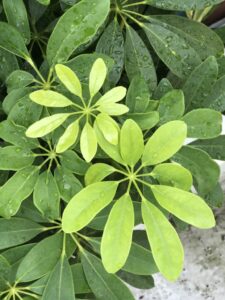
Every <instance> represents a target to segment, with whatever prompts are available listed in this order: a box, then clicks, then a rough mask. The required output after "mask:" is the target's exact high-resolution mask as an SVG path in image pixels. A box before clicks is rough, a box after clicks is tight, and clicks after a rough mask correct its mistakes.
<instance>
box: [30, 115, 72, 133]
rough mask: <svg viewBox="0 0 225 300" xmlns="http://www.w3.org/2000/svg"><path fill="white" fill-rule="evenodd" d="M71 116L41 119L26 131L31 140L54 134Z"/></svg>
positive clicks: (54, 116)
mask: <svg viewBox="0 0 225 300" xmlns="http://www.w3.org/2000/svg"><path fill="white" fill-rule="evenodd" d="M69 116H70V114H55V115H53V116H50V117H46V118H43V119H41V120H40V121H37V122H35V123H34V124H32V125H31V126H30V127H29V128H28V129H27V131H26V136H28V137H30V138H38V137H42V136H45V135H46V134H48V133H50V132H52V131H53V130H55V129H56V128H57V127H59V126H60V125H62V124H63V123H64V122H65V121H66V119H67V118H68V117H69Z"/></svg>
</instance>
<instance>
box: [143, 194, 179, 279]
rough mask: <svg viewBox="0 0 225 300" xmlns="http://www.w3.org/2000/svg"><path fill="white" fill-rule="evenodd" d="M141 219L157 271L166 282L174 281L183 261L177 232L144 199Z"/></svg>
mask: <svg viewBox="0 0 225 300" xmlns="http://www.w3.org/2000/svg"><path fill="white" fill-rule="evenodd" d="M142 217H143V221H144V224H145V228H146V231H147V236H148V240H149V244H150V246H151V250H152V254H153V257H154V260H155V262H156V265H157V267H158V268H159V271H160V272H161V273H162V275H163V276H164V277H165V278H166V279H167V280H169V281H175V280H176V279H177V278H178V277H179V276H180V273H181V272H182V268H183V261H184V251H183V247H182V244H181V241H180V239H179V237H178V234H177V232H176V231H175V229H174V227H173V226H172V225H171V224H170V222H169V221H168V220H167V218H166V217H165V216H164V214H163V213H162V212H161V211H160V210H159V209H158V208H157V207H155V206H154V205H153V204H151V203H150V202H149V201H147V200H146V199H142Z"/></svg>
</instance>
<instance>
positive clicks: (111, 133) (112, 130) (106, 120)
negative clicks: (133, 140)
mask: <svg viewBox="0 0 225 300" xmlns="http://www.w3.org/2000/svg"><path fill="white" fill-rule="evenodd" d="M96 122H97V124H98V128H99V129H100V130H101V132H102V134H103V136H104V138H105V139H106V140H107V141H108V142H109V143H110V144H113V145H117V144H118V140H119V127H118V125H117V123H116V122H115V121H114V120H113V119H112V118H111V117H110V116H109V115H107V114H103V113H101V114H99V115H98V116H97V118H96Z"/></svg>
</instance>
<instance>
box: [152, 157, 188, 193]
mask: <svg viewBox="0 0 225 300" xmlns="http://www.w3.org/2000/svg"><path fill="white" fill-rule="evenodd" d="M151 176H153V177H154V178H155V179H157V180H158V182H159V183H160V184H162V185H169V186H174V187H176V188H179V189H182V190H185V191H189V190H190V188H191V186H192V184H193V181H192V175H191V173H190V172H189V171H188V170H187V169H185V168H184V167H182V166H181V165H178V164H170V163H167V164H161V165H157V166H156V167H155V168H154V169H153V171H152V173H151Z"/></svg>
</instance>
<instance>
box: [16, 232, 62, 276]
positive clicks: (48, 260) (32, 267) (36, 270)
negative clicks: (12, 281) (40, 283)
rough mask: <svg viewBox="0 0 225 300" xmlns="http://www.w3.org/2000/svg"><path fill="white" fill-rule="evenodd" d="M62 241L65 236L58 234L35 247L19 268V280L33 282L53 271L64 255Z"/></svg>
mask: <svg viewBox="0 0 225 300" xmlns="http://www.w3.org/2000/svg"><path fill="white" fill-rule="evenodd" d="M62 240H63V234H60V233H58V234H55V235H53V236H50V237H47V238H45V239H44V240H42V241H41V242H39V243H38V244H37V245H35V246H34V247H33V248H32V249H31V251H30V252H28V254H27V255H26V256H25V257H24V259H23V260H22V262H21V264H20V266H19V268H18V272H17V280H18V281H19V282H29V281H33V280H35V279H38V278H40V277H42V276H44V275H45V274H46V273H48V272H50V271H52V269H53V268H54V267H55V265H56V263H57V261H58V260H59V258H60V256H61V253H62V244H63V241H62ZM53 249H54V251H53ZM46 254H47V255H46Z"/></svg>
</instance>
